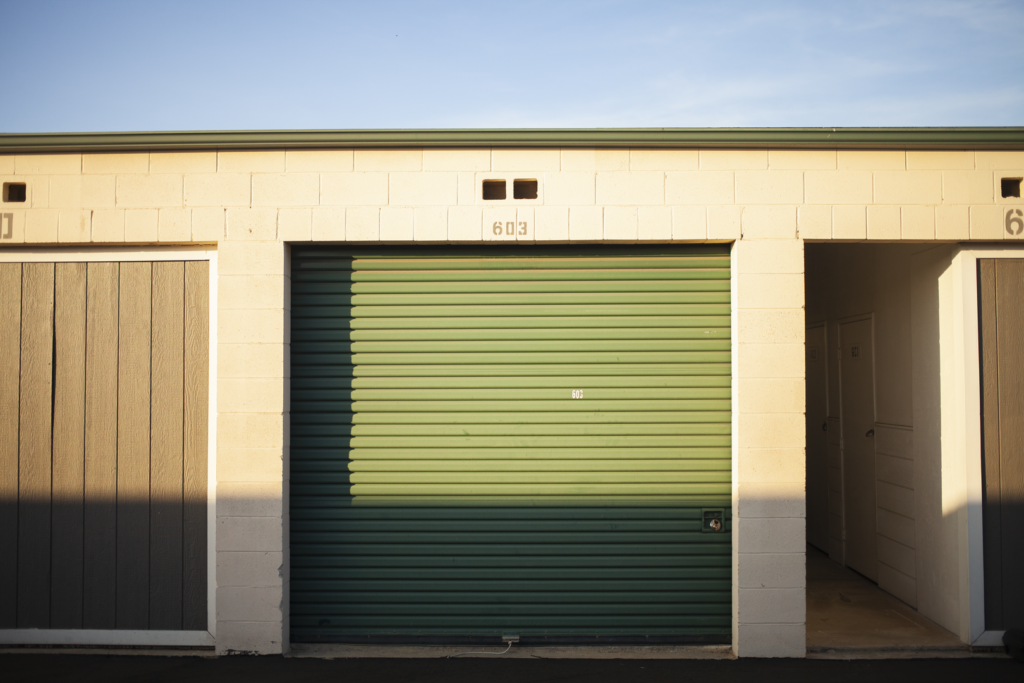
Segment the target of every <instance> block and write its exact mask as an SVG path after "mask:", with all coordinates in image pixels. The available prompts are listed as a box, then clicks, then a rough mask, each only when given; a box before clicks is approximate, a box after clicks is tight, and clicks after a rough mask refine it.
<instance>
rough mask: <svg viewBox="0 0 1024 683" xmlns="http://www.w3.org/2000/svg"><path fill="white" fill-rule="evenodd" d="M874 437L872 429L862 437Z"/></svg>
mask: <svg viewBox="0 0 1024 683" xmlns="http://www.w3.org/2000/svg"><path fill="white" fill-rule="evenodd" d="M874 435H875V430H874V429H869V430H868V431H867V433H866V434H865V435H864V436H874Z"/></svg>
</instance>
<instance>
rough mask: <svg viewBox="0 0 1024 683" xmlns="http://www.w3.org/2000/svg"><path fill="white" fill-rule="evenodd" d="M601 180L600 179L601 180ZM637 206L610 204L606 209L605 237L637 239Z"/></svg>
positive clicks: (609, 238)
mask: <svg viewBox="0 0 1024 683" xmlns="http://www.w3.org/2000/svg"><path fill="white" fill-rule="evenodd" d="M599 182H600V181H599ZM637 222H638V216H637V210H636V207H626V206H608V207H605V209H604V239H606V240H627V241H630V242H634V241H636V238H637Z"/></svg>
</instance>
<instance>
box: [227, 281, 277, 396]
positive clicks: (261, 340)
mask: <svg viewBox="0 0 1024 683" xmlns="http://www.w3.org/2000/svg"><path fill="white" fill-rule="evenodd" d="M218 298H219V299H220V315H219V316H218V318H217V329H218V335H219V336H218V338H217V340H218V342H220V343H221V344H282V343H284V344H287V343H288V330H287V329H286V325H285V323H286V321H287V319H288V312H287V311H286V310H283V309H270V308H241V307H242V306H251V305H252V304H251V303H249V302H248V301H246V298H245V297H244V295H243V297H242V298H241V299H240V300H236V301H231V300H228V299H225V298H224V297H223V296H222V297H218ZM225 410H230V408H225Z"/></svg>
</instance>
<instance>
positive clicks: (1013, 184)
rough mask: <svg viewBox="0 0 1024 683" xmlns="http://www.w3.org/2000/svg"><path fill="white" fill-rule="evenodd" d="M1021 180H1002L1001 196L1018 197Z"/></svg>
mask: <svg viewBox="0 0 1024 683" xmlns="http://www.w3.org/2000/svg"><path fill="white" fill-rule="evenodd" d="M1021 180H1022V179H1021V178H1003V181H1002V186H1003V196H1004V197H1020V181H1021Z"/></svg>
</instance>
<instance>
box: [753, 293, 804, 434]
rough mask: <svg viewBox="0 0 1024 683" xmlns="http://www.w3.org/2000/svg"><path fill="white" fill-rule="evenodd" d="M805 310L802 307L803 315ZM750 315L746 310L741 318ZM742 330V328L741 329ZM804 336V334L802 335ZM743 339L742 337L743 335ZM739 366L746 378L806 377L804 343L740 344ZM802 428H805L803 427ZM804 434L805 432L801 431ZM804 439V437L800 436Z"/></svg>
mask: <svg viewBox="0 0 1024 683" xmlns="http://www.w3.org/2000/svg"><path fill="white" fill-rule="evenodd" d="M802 313H803V310H802V309H801V315H802ZM746 315H748V314H747V313H746V312H745V313H744V314H743V315H742V316H740V317H741V319H742V318H743V317H746ZM741 331H742V330H741ZM801 336H802V335H801ZM741 339H742V337H741ZM738 355H739V366H738V367H737V376H738V377H744V378H756V377H763V378H766V379H767V378H773V377H795V378H800V379H802V378H803V377H804V345H803V343H802V340H801V343H799V344H753V343H751V344H748V343H742V342H741V343H740V345H739V353H738ZM801 429H803V428H802V427H801ZM801 434H803V432H801ZM800 438H801V439H803V437H802V436H801V437H800ZM801 445H802V442H801ZM750 446H751V447H753V446H757V447H759V448H778V447H779V445H778V444H768V443H763V444H756V443H751V444H750Z"/></svg>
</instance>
